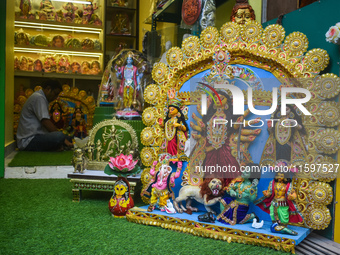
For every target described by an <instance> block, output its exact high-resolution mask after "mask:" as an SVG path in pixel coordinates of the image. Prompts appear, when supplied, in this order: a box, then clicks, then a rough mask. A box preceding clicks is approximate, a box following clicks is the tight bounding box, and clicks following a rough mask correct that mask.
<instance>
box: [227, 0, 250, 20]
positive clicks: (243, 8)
mask: <svg viewBox="0 0 340 255" xmlns="http://www.w3.org/2000/svg"><path fill="white" fill-rule="evenodd" d="M250 20H255V12H254V10H253V8H252V7H251V5H250V4H249V3H248V0H236V3H235V5H234V7H233V10H232V12H231V16H230V21H233V22H235V23H237V24H240V25H244V24H245V23H246V22H247V21H250Z"/></svg>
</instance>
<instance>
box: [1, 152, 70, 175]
mask: <svg viewBox="0 0 340 255" xmlns="http://www.w3.org/2000/svg"><path fill="white" fill-rule="evenodd" d="M16 153H17V152H16V151H13V152H12V153H11V154H9V155H8V156H7V157H6V158H5V178H20V179H67V175H68V174H69V173H72V172H73V166H37V167H8V163H9V162H11V160H12V159H13V158H14V156H15V154H16Z"/></svg>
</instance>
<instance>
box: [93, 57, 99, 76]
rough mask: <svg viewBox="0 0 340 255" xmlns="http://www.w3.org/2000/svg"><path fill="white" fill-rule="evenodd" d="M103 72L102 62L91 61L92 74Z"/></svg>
mask: <svg viewBox="0 0 340 255" xmlns="http://www.w3.org/2000/svg"><path fill="white" fill-rule="evenodd" d="M100 72H101V70H100V63H99V62H98V61H96V60H95V61H92V63H91V74H93V75H97V74H99V73H100Z"/></svg>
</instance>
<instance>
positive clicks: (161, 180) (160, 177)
mask: <svg viewBox="0 0 340 255" xmlns="http://www.w3.org/2000/svg"><path fill="white" fill-rule="evenodd" d="M171 159H172V156H171V155H169V154H167V153H165V154H162V155H160V157H159V162H157V161H154V162H153V166H152V168H151V170H150V175H151V176H152V179H151V181H150V183H149V184H148V185H147V187H146V189H145V190H143V191H142V195H144V194H146V195H149V196H150V205H149V207H148V212H152V211H153V210H154V209H155V207H156V206H157V207H158V208H159V209H160V210H161V211H167V209H168V208H167V206H168V204H169V202H168V200H169V199H170V198H172V199H174V194H173V192H172V188H173V187H174V186H175V179H177V178H178V177H179V176H180V174H181V170H182V162H180V161H179V162H178V163H177V170H176V172H175V173H172V168H171V166H170V165H169V164H170V161H171ZM167 212H169V213H172V212H171V211H167Z"/></svg>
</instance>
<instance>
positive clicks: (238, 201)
mask: <svg viewBox="0 0 340 255" xmlns="http://www.w3.org/2000/svg"><path fill="white" fill-rule="evenodd" d="M247 166H249V167H251V166H252V164H248V165H247ZM250 175H251V172H250V168H249V171H243V172H242V174H241V176H240V177H238V178H235V179H233V180H232V181H231V183H230V184H229V185H228V187H227V190H226V191H227V193H228V194H229V195H230V197H225V198H223V199H222V200H221V206H223V208H221V213H220V214H219V215H218V216H217V220H218V221H219V222H222V223H225V224H230V225H235V224H244V223H246V222H249V221H252V220H253V219H254V218H256V215H255V214H254V213H249V212H248V210H249V204H250V202H253V201H254V200H255V199H256V196H257V184H258V183H259V181H258V179H253V180H251V179H250ZM257 221H259V220H258V218H257Z"/></svg>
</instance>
